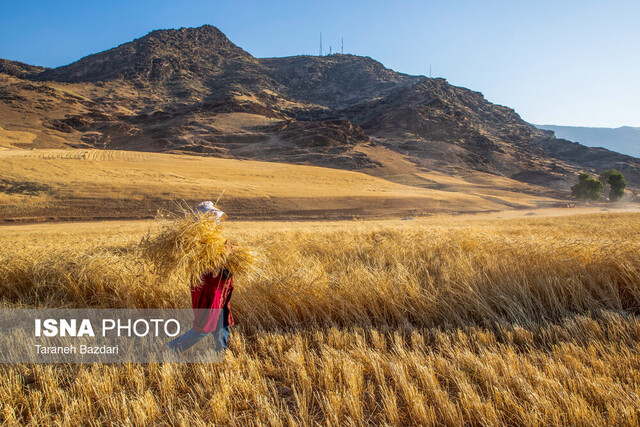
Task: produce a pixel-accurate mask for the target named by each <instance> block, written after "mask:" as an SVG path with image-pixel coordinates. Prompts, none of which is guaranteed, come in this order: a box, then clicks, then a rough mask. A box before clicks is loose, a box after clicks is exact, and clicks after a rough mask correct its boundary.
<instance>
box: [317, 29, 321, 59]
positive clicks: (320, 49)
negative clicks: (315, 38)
mask: <svg viewBox="0 0 640 427" xmlns="http://www.w3.org/2000/svg"><path fill="white" fill-rule="evenodd" d="M318 56H322V31H320V54H319V55H318Z"/></svg>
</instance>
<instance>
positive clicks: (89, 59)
mask: <svg viewBox="0 0 640 427" xmlns="http://www.w3.org/2000/svg"><path fill="white" fill-rule="evenodd" d="M234 61H254V58H253V57H252V56H251V55H250V54H249V53H247V52H245V51H244V50H243V49H241V48H240V47H238V46H236V45H235V44H233V43H232V42H231V41H230V40H229V39H228V38H227V36H225V35H224V34H223V33H222V32H221V31H220V30H218V29H217V28H216V27H214V26H212V25H203V26H201V27H197V28H179V29H177V30H154V31H152V32H150V33H149V34H147V35H145V36H143V37H140V38H138V39H135V40H132V41H130V42H127V43H124V44H121V45H119V46H118V47H115V48H113V49H109V50H106V51H104V52H100V53H96V54H93V55H89V56H85V57H84V58H82V59H80V60H79V61H76V62H74V63H72V64H69V65H65V66H63V67H58V68H54V69H52V70H47V71H45V72H43V73H42V74H41V75H39V76H38V79H39V80H54V81H65V82H98V81H109V80H117V79H123V78H124V79H128V80H136V81H140V80H142V81H144V80H148V81H167V80H172V79H175V78H178V79H180V78H181V77H184V73H185V72H186V73H187V74H195V75H197V76H200V77H202V76H203V75H215V74H218V73H219V72H220V71H221V69H222V68H223V67H224V66H225V64H227V63H231V62H234Z"/></svg>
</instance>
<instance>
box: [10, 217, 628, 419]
mask: <svg viewBox="0 0 640 427" xmlns="http://www.w3.org/2000/svg"><path fill="white" fill-rule="evenodd" d="M159 225H160V222H141V221H139V222H129V223H124V222H121V223H109V222H105V223H85V224H64V225H39V226H23V227H20V226H11V227H3V233H2V234H0V244H2V248H3V249H2V252H1V255H0V292H1V295H2V305H3V306H5V307H149V308H151V307H153V308H159V307H187V306H188V304H189V302H190V299H189V294H188V288H187V287H184V286H183V285H182V284H180V283H176V281H170V282H165V281H161V280H159V279H158V278H157V277H155V276H154V274H153V272H152V271H150V270H149V269H148V268H147V267H145V266H144V264H141V263H140V262H139V258H138V257H139V250H138V243H139V242H140V240H141V238H142V237H143V235H144V234H145V233H146V232H147V230H148V229H151V230H152V231H153V230H156V229H157V228H158V226H159ZM226 231H227V232H228V233H230V234H231V235H233V236H234V239H235V240H237V241H239V242H242V243H243V244H246V245H250V246H253V247H257V248H259V249H260V250H261V251H262V252H263V253H264V254H265V256H266V258H267V261H268V263H267V268H266V269H265V272H264V274H262V276H261V277H258V278H255V279H253V280H251V281H248V280H242V278H237V280H236V290H235V292H234V297H233V300H232V307H233V310H234V317H235V319H236V321H237V323H238V325H237V326H236V327H235V328H234V329H233V330H232V335H231V342H230V351H229V352H228V353H227V354H226V356H225V362H224V363H223V364H220V365H217V364H201V365H198V364H193V365H180V364H149V365H142V364H130V365H55V366H52V365H46V366H43V365H14V366H6V365H5V366H1V367H0V369H1V370H2V377H1V379H0V405H1V406H0V409H1V411H0V420H2V422H3V423H4V424H7V425H13V424H30V425H100V424H109V425H112V424H115V425H185V426H186V425H210V424H219V425H238V426H244V425H371V424H373V425H408V424H414V425H451V426H454V425H532V426H533V425H594V426H596V425H598V426H600V425H638V424H640V404H639V392H640V355H639V353H638V349H639V343H640V321H639V319H638V314H639V313H640V214H638V213H615V214H613V213H608V214H605V213H603V214H596V215H576V216H566V217H559V218H530V217H528V218H518V219H501V220H498V219H487V220H471V219H469V220H454V219H447V218H431V219H425V220H416V221H344V222H333V223H323V222H311V223H309V222H300V223H280V222H260V223H258V222H256V223H235V224H234V223H233V222H229V223H228V224H227V225H226ZM175 280H178V279H175Z"/></svg>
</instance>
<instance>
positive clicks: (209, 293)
mask: <svg viewBox="0 0 640 427" xmlns="http://www.w3.org/2000/svg"><path fill="white" fill-rule="evenodd" d="M232 293H233V276H232V275H231V273H230V272H229V270H227V269H224V268H223V269H222V270H221V271H220V274H218V275H217V276H214V275H213V273H205V274H203V275H202V277H201V278H200V284H199V285H198V286H196V287H193V288H191V305H192V307H193V314H194V319H193V329H194V330H195V331H196V332H203V333H209V332H214V331H215V330H216V327H221V326H220V325H218V319H223V321H224V320H226V322H225V323H226V324H227V325H228V326H233V325H234V324H235V323H234V321H233V316H232V315H231V307H230V301H231V294H232ZM225 317H226V319H225ZM222 326H226V325H222Z"/></svg>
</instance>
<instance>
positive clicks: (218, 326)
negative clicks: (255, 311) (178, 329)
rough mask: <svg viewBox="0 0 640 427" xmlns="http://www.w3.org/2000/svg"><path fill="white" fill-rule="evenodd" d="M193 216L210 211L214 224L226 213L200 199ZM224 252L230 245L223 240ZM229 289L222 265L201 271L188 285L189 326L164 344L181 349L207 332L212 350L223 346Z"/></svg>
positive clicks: (230, 278)
mask: <svg viewBox="0 0 640 427" xmlns="http://www.w3.org/2000/svg"><path fill="white" fill-rule="evenodd" d="M194 215H195V216H196V220H197V219H198V218H200V217H201V216H202V215H211V216H212V217H213V218H214V219H215V223H216V224H218V223H220V222H221V221H224V220H225V219H226V218H227V214H225V213H224V212H222V211H221V210H220V209H218V208H216V207H215V206H214V204H213V202H211V201H207V202H202V203H200V204H198V205H197V206H196V208H195V209H194ZM225 251H226V254H227V256H228V255H230V254H231V252H232V251H233V247H232V246H231V244H230V243H229V241H228V240H227V241H226V242H225ZM232 293H233V275H232V274H231V272H230V271H229V270H228V269H227V268H225V266H224V265H221V266H218V268H217V269H211V270H208V271H205V272H204V273H203V274H202V275H201V276H200V278H199V280H198V282H197V284H196V285H195V286H192V287H191V305H192V308H193V313H194V320H193V327H192V328H191V329H190V330H189V331H187V332H185V333H184V334H183V335H181V336H179V337H177V338H176V339H174V340H172V341H170V342H169V343H168V344H167V346H168V347H169V348H171V349H173V350H176V351H185V350H187V349H189V348H191V347H192V346H193V345H194V344H196V343H198V342H199V341H201V340H202V339H204V338H206V337H207V335H213V337H214V339H215V346H216V347H215V350H216V351H222V350H225V349H227V347H228V342H229V328H230V327H232V326H233V325H234V320H233V315H232V314H231V308H230V301H231V294H232Z"/></svg>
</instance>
